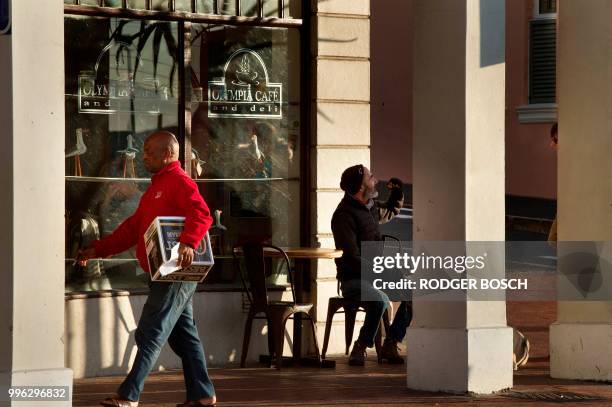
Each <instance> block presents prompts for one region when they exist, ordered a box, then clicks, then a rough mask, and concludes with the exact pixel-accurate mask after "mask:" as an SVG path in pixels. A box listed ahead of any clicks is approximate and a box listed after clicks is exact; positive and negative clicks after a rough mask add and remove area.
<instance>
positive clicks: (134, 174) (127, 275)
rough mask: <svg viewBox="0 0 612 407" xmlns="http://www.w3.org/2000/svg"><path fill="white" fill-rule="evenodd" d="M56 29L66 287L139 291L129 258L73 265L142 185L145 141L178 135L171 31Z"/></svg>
mask: <svg viewBox="0 0 612 407" xmlns="http://www.w3.org/2000/svg"><path fill="white" fill-rule="evenodd" d="M64 28H65V44H66V45H65V66H66V147H65V149H66V243H67V247H66V289H67V290H68V291H75V290H101V289H111V288H113V289H115V288H116V289H123V288H135V287H140V286H145V284H146V278H147V276H146V275H144V273H143V272H142V270H141V269H140V267H139V266H138V263H137V261H136V260H135V259H136V256H135V253H134V250H132V251H129V252H125V253H122V254H121V255H118V256H115V257H114V258H112V259H108V260H104V261H91V262H89V264H88V266H87V268H85V269H83V268H81V267H78V266H76V265H74V264H73V262H74V258H75V256H76V252H77V250H78V248H79V247H82V246H87V245H88V244H89V243H91V241H92V240H94V239H96V238H98V237H100V236H105V235H108V234H109V233H110V232H112V231H113V230H114V229H115V228H116V227H117V226H118V225H119V224H120V223H121V222H122V221H123V220H124V219H125V218H127V217H128V216H129V215H130V214H131V213H133V212H134V210H135V209H136V207H137V205H138V201H139V199H140V196H141V194H142V192H143V191H144V190H145V189H146V188H147V186H148V185H149V183H150V181H149V174H148V173H147V171H146V170H145V168H144V166H143V164H142V160H141V158H142V146H143V142H144V139H145V138H146V136H147V135H148V134H149V133H151V132H152V131H154V130H157V129H166V130H169V131H172V132H175V133H176V131H177V129H178V95H179V92H178V75H177V73H176V72H177V69H178V59H177V31H178V30H177V28H178V27H177V23H170V22H159V21H147V22H140V21H129V20H120V19H108V18H92V17H76V16H75V17H71V16H67V17H66V18H65V20H64ZM156 38H158V39H159V41H156Z"/></svg>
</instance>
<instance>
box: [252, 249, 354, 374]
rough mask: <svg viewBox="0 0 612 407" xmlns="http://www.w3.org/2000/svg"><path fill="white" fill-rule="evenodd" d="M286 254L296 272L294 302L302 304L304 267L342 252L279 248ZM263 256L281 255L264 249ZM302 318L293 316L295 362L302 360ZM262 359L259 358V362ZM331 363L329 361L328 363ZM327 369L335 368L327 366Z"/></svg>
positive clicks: (274, 256) (339, 254) (335, 257)
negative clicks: (292, 262)
mask: <svg viewBox="0 0 612 407" xmlns="http://www.w3.org/2000/svg"><path fill="white" fill-rule="evenodd" d="M281 249H283V251H284V252H285V253H286V254H287V257H289V258H290V259H294V260H295V261H296V262H295V266H296V269H297V270H296V272H295V273H294V274H293V275H292V277H293V286H294V288H295V301H296V302H298V303H299V302H304V295H303V294H304V272H305V270H306V267H305V266H306V265H307V263H308V261H310V260H319V259H329V260H333V259H337V258H339V257H341V256H342V250H337V249H324V248H320V247H281ZM264 256H265V257H270V258H280V257H283V255H282V254H281V253H280V252H279V251H277V250H274V249H272V248H269V247H264ZM301 356H302V317H301V315H300V314H295V315H294V316H293V358H294V359H295V360H299V361H301V360H302V357H301ZM261 359H262V358H261V357H260V360H261ZM329 362H331V361H329ZM328 367H335V363H333V366H331V365H329V366H328Z"/></svg>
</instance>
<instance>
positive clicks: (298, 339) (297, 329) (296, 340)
mask: <svg viewBox="0 0 612 407" xmlns="http://www.w3.org/2000/svg"><path fill="white" fill-rule="evenodd" d="M294 267H295V268H296V270H295V271H296V272H295V273H293V276H294V279H293V286H294V288H295V301H296V302H297V303H301V302H304V293H303V290H304V284H303V275H304V265H303V263H302V262H301V261H299V260H297V259H296V260H295V265H294ZM293 357H294V359H295V360H300V359H301V358H302V315H301V314H295V315H293Z"/></svg>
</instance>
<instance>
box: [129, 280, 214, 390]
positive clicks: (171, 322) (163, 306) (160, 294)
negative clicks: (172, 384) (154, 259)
mask: <svg viewBox="0 0 612 407" xmlns="http://www.w3.org/2000/svg"><path fill="white" fill-rule="evenodd" d="M196 286H197V284H196V283H189V282H176V283H158V282H152V283H151V284H150V285H149V287H150V289H151V292H150V293H149V297H148V298H147V302H146V303H145V305H144V308H143V309H142V316H141V317H140V321H138V328H137V329H136V345H137V346H138V352H137V353H136V359H135V360H134V364H133V366H132V370H130V373H129V374H128V376H127V377H126V379H125V380H124V381H123V383H122V384H121V386H120V387H119V390H118V392H117V393H118V394H119V395H120V396H121V397H125V398H127V399H129V400H134V401H136V400H138V399H139V397H140V393H141V392H142V388H143V386H144V381H145V378H146V377H147V375H148V374H149V372H150V371H151V369H152V368H153V365H154V364H155V361H156V360H157V358H158V356H159V352H160V351H161V349H162V347H163V346H164V344H165V343H166V342H168V344H169V345H170V348H172V350H173V351H174V353H176V354H177V355H178V356H179V357H180V358H181V360H182V362H183V375H184V377H185V387H186V389H187V400H199V399H201V398H204V397H211V396H213V395H214V394H215V389H214V387H213V384H212V382H211V380H210V377H209V376H208V371H207V370H206V359H205V358H204V349H203V347H202V343H201V342H200V338H199V336H198V330H197V328H196V325H195V321H194V320H193V301H192V298H193V293H194V292H195V290H196Z"/></svg>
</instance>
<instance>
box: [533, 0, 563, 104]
mask: <svg viewBox="0 0 612 407" xmlns="http://www.w3.org/2000/svg"><path fill="white" fill-rule="evenodd" d="M536 3H537V4H536V5H537V7H536V12H535V16H534V19H533V20H531V22H530V24H529V26H530V27H529V42H530V44H529V103H530V104H536V103H555V101H556V77H557V76H556V66H557V52H556V51H557V47H556V40H557V21H556V10H557V9H556V1H555V0H537V1H536Z"/></svg>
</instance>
